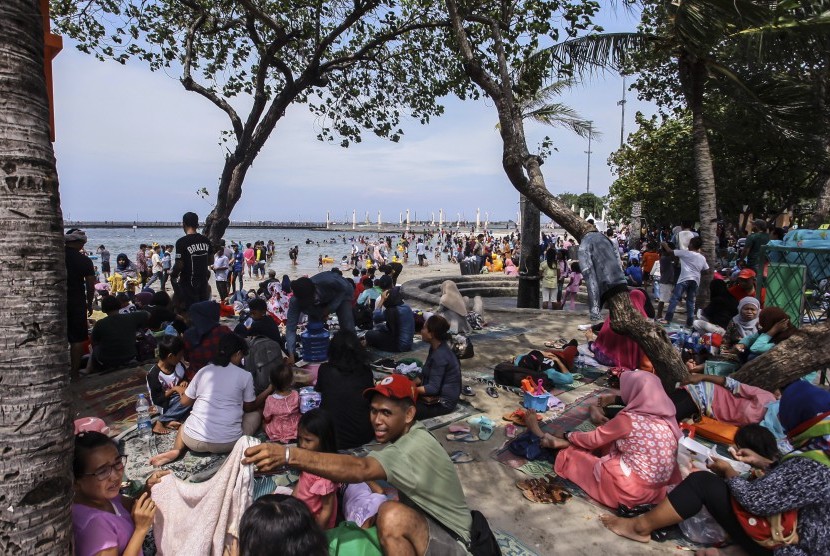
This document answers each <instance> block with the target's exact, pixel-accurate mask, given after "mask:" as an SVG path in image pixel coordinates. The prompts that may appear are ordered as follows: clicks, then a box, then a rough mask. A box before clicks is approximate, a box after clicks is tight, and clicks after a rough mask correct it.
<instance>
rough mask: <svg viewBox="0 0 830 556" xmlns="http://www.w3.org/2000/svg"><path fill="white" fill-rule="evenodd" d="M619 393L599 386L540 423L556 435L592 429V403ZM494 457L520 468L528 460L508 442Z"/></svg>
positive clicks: (503, 462) (514, 467) (505, 463)
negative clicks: (511, 447) (513, 450)
mask: <svg viewBox="0 0 830 556" xmlns="http://www.w3.org/2000/svg"><path fill="white" fill-rule="evenodd" d="M614 393H617V391H616V390H611V389H608V388H597V389H596V390H594V391H593V392H590V393H588V394H586V395H585V396H582V397H581V398H579V399H577V400H576V401H574V402H573V403H570V404H568V405H566V406H565V407H564V408H563V409H562V410H560V411H558V412H556V413H554V415H553V417H552V418H548V419H545V420H544V421H542V422H541V423H540V426H541V427H542V430H543V431H544V432H547V433H550V434H552V435H555V436H562V434H564V433H565V432H566V431H574V430H579V431H586V432H587V431H591V430H593V429H594V428H595V427H594V425H593V423H591V421H590V419H589V418H588V412H589V410H590V407H591V406H592V405H595V404H596V403H597V398H598V397H600V396H603V395H605V394H614ZM492 457H493V459H495V460H496V461H498V462H499V463H501V464H504V465H506V466H508V467H512V468H513V469H519V468H521V467H522V466H523V465H525V464H526V463H528V461H527V460H526V459H525V458H523V457H520V456H517V455H515V454H513V453H512V452H511V451H510V450H508V449H507V443H505V445H504V446H502V447H501V448H499V449H498V450H496V451H495V452H494V453H493V455H492Z"/></svg>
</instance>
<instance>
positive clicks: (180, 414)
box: [159, 394, 190, 423]
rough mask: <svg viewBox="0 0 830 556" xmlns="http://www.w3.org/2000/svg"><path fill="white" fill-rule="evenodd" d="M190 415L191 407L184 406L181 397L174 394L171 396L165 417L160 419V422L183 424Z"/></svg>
mask: <svg viewBox="0 0 830 556" xmlns="http://www.w3.org/2000/svg"><path fill="white" fill-rule="evenodd" d="M188 415H190V406H185V405H182V404H181V398H180V397H179V395H178V394H173V395H172V396H170V403H169V404H168V405H167V409H166V410H165V411H164V415H162V416H161V417H159V421H161V422H162V423H169V422H171V421H178V422H180V423H181V422H182V421H184V420H185V418H186V417H187V416H188Z"/></svg>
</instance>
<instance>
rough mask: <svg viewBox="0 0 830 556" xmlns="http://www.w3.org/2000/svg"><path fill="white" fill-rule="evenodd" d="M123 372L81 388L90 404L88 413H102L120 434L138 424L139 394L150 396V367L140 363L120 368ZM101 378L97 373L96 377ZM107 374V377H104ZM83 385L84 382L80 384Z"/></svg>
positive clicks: (85, 414)
mask: <svg viewBox="0 0 830 556" xmlns="http://www.w3.org/2000/svg"><path fill="white" fill-rule="evenodd" d="M117 372H118V373H119V375H120V376H118V377H117V378H115V377H113V378H114V379H113V381H106V382H104V383H102V384H100V383H99V384H98V385H97V386H94V387H90V388H86V389H83V390H82V391H80V392H79V394H80V397H81V398H82V399H83V402H84V405H85V406H86V407H85V408H84V409H83V410H82V413H83V414H84V415H83V416H84V417H87V416H93V417H100V418H101V419H103V420H104V422H105V423H106V424H107V425H109V427H110V429H111V431H112V432H111V435H112V436H116V435H118V434H121V433H122V432H124V431H125V430H127V429H129V428H130V427H132V426H134V425H135V400H136V397H137V396H138V395H139V394H145V395H147V396H148V399H149V393H148V390H147V371H146V370H145V369H144V368H142V367H137V368H133V369H129V370H125V371H117ZM96 378H97V377H96ZM102 378H103V377H102ZM79 386H83V382H82V383H81V384H80V385H79Z"/></svg>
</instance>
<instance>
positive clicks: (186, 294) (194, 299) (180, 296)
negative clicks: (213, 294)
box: [173, 281, 210, 311]
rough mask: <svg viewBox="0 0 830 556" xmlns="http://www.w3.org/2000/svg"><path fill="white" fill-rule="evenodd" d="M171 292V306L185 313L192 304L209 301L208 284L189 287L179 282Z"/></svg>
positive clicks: (187, 284)
mask: <svg viewBox="0 0 830 556" xmlns="http://www.w3.org/2000/svg"><path fill="white" fill-rule="evenodd" d="M173 292H174V293H173V304H174V305H176V306H178V307H181V308H182V309H183V310H185V311H186V310H187V309H190V306H191V305H193V304H194V303H198V302H200V301H208V300H209V299H210V284H208V283H207V282H204V283H202V284H199V283H196V284H195V285H190V284H189V283H184V282H182V281H179V282H178V283H177V284H176V286H175V287H174V288H173Z"/></svg>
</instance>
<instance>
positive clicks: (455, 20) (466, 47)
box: [445, 0, 501, 100]
mask: <svg viewBox="0 0 830 556" xmlns="http://www.w3.org/2000/svg"><path fill="white" fill-rule="evenodd" d="M445 3H446V5H447V11H448V12H449V14H450V24H451V25H452V30H453V34H454V35H455V41H456V45H457V46H458V51H459V54H460V55H461V59H462V63H463V65H464V71H465V72H466V73H467V75H468V76H469V77H470V79H472V80H473V82H474V83H476V84H477V85H478V86H479V87H481V88H482V90H483V91H484V92H485V93H487V95H488V96H490V97H491V98H492V99H493V100H498V99H499V98H501V90H500V89H499V86H498V84H497V83H496V82H495V81H493V79H491V78H490V76H489V75H487V72H486V71H484V68H483V67H482V65H481V62H480V61H479V60H478V59H477V58H476V57H475V55H474V54H473V47H472V45H471V44H470V40H469V37H468V36H467V32H466V31H465V30H464V24H463V21H462V19H461V16H460V15H459V13H458V4H457V3H456V1H455V0H445Z"/></svg>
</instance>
